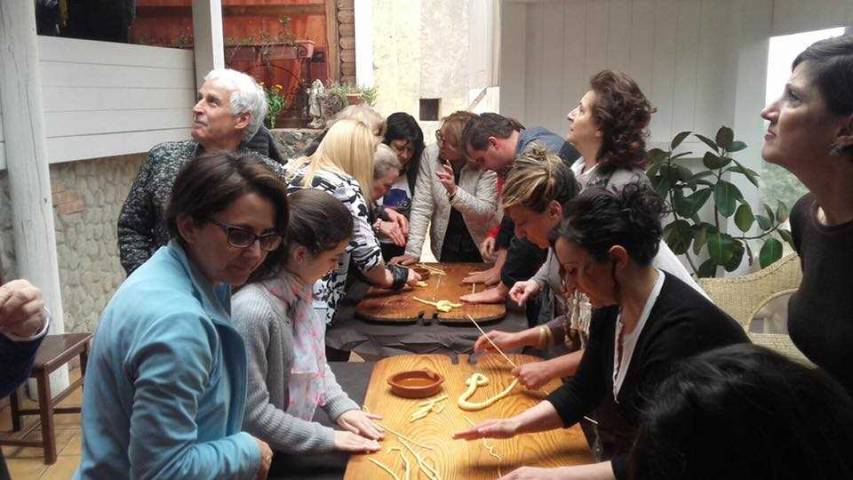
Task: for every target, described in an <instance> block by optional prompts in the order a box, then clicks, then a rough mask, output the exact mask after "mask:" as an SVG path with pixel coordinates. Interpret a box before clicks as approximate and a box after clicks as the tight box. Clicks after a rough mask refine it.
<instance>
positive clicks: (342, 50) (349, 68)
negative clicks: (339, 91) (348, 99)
mask: <svg viewBox="0 0 853 480" xmlns="http://www.w3.org/2000/svg"><path fill="white" fill-rule="evenodd" d="M326 1H337V8H338V18H337V20H338V48H339V50H338V60H339V62H340V72H341V83H349V84H352V85H355V8H354V5H353V0H326Z"/></svg>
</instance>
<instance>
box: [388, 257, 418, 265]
mask: <svg viewBox="0 0 853 480" xmlns="http://www.w3.org/2000/svg"><path fill="white" fill-rule="evenodd" d="M388 263H390V264H391V265H414V264H415V263H418V259H417V258H415V257H413V256H412V255H400V256H398V257H394V258H392V259H391V260H388Z"/></svg>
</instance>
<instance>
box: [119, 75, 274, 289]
mask: <svg viewBox="0 0 853 480" xmlns="http://www.w3.org/2000/svg"><path fill="white" fill-rule="evenodd" d="M266 114H267V101H266V95H265V94H264V91H263V89H262V88H261V87H260V86H259V85H258V84H257V83H256V82H255V80H254V79H253V78H252V77H250V76H248V75H246V74H245V73H241V72H238V71H236V70H231V69H224V68H223V69H216V70H212V71H210V73H208V74H207V75H206V76H205V77H204V83H203V84H202V86H201V88H200V89H199V91H198V102H196V104H195V106H194V107H193V125H192V138H193V139H192V140H184V141H179V142H165V143H161V144H159V145H156V146H155V147H154V148H152V149H151V150H150V151H149V152H148V157H147V158H146V160H145V161H144V162H143V163H142V165H141V166H140V168H139V173H138V174H137V176H136V180H135V181H134V182H133V186H132V187H131V188H130V193H129V194H128V196H127V199H126V200H125V202H124V206H123V207H122V209H121V214H120V215H119V218H118V248H119V258H120V260H121V265H122V266H123V267H124V269H125V271H126V272H127V274H128V275H130V273H131V272H133V271H134V270H136V268H138V267H139V266H140V265H142V264H143V263H145V261H146V260H148V258H149V257H151V255H153V254H154V252H155V251H157V249H158V248H160V247H162V246H163V245H165V244H166V243H167V242H168V241H169V232H168V228H167V227H166V221H165V217H164V214H165V211H166V205H167V204H168V203H169V198H170V197H171V195H172V185H173V184H174V182H175V177H176V176H177V175H178V171H180V169H181V167H182V166H183V165H184V164H185V163H186V162H187V161H189V160H190V159H191V158H193V157H195V156H196V155H199V154H202V153H204V152H210V151H215V150H227V151H232V152H233V151H240V152H246V151H254V152H257V153H259V154H260V155H261V156H263V159H264V160H265V162H266V163H267V164H268V165H269V166H270V167H271V168H272V169H273V170H274V171H276V172H277V173H279V174H280V175H281V176H282V178H283V177H284V168H283V165H282V163H283V162H282V159H281V156H280V155H279V153H278V150H277V149H276V147H275V142H274V141H273V140H272V137H271V136H270V133H269V131H268V130H267V129H266V128H264V126H263V121H264V117H266Z"/></svg>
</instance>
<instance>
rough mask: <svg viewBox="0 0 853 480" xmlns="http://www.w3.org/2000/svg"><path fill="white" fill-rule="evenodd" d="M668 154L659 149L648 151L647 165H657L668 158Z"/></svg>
mask: <svg viewBox="0 0 853 480" xmlns="http://www.w3.org/2000/svg"><path fill="white" fill-rule="evenodd" d="M669 154H670V152H666V151H663V150H661V149H660V148H653V149H651V150H649V153H648V157H649V159H648V160H649V163H659V162H662V161H664V160H666V158H667V157H668V156H669Z"/></svg>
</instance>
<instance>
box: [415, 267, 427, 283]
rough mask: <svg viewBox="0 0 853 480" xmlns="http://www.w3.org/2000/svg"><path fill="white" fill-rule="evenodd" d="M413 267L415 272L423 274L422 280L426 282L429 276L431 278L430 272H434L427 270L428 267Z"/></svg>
mask: <svg viewBox="0 0 853 480" xmlns="http://www.w3.org/2000/svg"><path fill="white" fill-rule="evenodd" d="M411 269H412V270H414V271H415V273H417V274H418V275H420V276H421V280H423V281H424V282H425V281H427V279H428V278H429V276H430V273H432V272H430V271H429V270H427V269H426V268H424V267H411Z"/></svg>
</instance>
